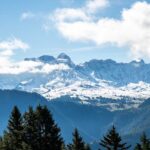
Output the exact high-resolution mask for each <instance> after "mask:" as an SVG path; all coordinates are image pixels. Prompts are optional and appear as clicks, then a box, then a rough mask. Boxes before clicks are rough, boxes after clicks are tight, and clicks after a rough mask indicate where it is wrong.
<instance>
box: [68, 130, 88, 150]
mask: <svg viewBox="0 0 150 150" xmlns="http://www.w3.org/2000/svg"><path fill="white" fill-rule="evenodd" d="M89 149H90V147H89V146H87V145H86V144H85V142H84V141H83V139H82V137H81V136H80V135H79V132H78V130H77V129H75V130H74V133H73V139H72V144H69V145H68V150H89Z"/></svg>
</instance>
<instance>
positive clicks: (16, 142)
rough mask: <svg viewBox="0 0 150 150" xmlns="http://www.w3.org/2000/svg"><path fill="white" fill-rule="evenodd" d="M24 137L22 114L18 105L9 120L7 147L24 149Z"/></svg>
mask: <svg viewBox="0 0 150 150" xmlns="http://www.w3.org/2000/svg"><path fill="white" fill-rule="evenodd" d="M22 137H23V126H22V116H21V113H20V111H19V109H18V108H17V106H15V107H14V108H13V111H12V113H11V116H10V119H9V121H8V131H7V132H5V137H4V143H5V144H4V145H5V147H8V149H11V150H22V141H23V140H22Z"/></svg>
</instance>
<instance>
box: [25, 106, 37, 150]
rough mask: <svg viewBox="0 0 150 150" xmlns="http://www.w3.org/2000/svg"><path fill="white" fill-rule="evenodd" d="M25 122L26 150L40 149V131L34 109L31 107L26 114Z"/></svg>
mask: <svg viewBox="0 0 150 150" xmlns="http://www.w3.org/2000/svg"><path fill="white" fill-rule="evenodd" d="M23 118H24V121H23V127H24V129H23V135H24V136H23V137H24V138H23V140H24V144H23V147H24V149H27V148H28V149H32V150H36V149H38V143H37V142H38V141H37V138H38V129H37V117H36V114H35V112H34V110H33V108H32V107H29V109H28V112H25V113H24V116H23Z"/></svg>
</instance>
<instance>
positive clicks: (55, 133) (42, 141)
mask: <svg viewBox="0 0 150 150" xmlns="http://www.w3.org/2000/svg"><path fill="white" fill-rule="evenodd" d="M35 114H36V117H37V122H36V124H37V131H38V132H37V134H38V135H37V142H38V144H39V147H38V149H39V150H50V149H52V150H61V148H62V144H63V140H62V138H61V135H60V129H59V128H58V127H57V124H55V122H54V120H53V118H52V115H51V113H50V111H49V110H48V109H47V107H41V106H38V107H37V109H36V111H35ZM38 149H37V150H38Z"/></svg>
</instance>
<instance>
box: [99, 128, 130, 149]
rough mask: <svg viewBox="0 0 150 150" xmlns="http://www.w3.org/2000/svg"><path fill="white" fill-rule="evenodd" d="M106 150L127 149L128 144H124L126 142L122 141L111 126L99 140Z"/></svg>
mask: <svg viewBox="0 0 150 150" xmlns="http://www.w3.org/2000/svg"><path fill="white" fill-rule="evenodd" d="M100 146H102V147H103V148H104V149H106V150H127V149H129V148H130V146H126V143H122V139H121V136H120V135H119V134H118V133H117V131H116V128H115V127H114V126H113V127H112V129H111V130H110V131H109V132H108V134H107V135H106V136H104V137H103V139H102V140H101V142H100Z"/></svg>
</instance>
